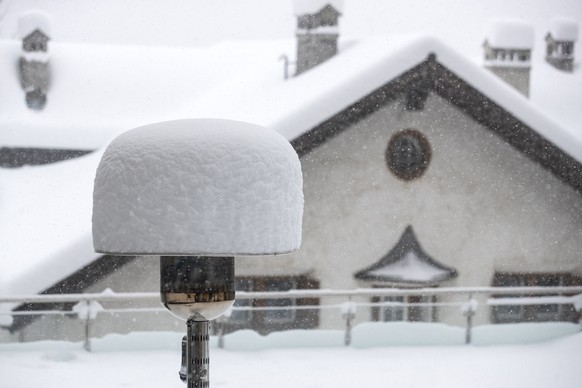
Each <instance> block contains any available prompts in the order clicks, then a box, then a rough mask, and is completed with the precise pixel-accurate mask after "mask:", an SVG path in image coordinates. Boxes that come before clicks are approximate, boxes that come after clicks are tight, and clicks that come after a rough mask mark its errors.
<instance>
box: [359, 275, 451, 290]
mask: <svg viewBox="0 0 582 388" xmlns="http://www.w3.org/2000/svg"><path fill="white" fill-rule="evenodd" d="M455 277H456V274H455V273H453V274H448V275H442V276H435V277H433V278H431V279H426V280H422V279H414V278H402V277H397V276H374V275H368V276H362V277H359V278H358V279H359V280H363V281H368V282H372V283H378V284H383V285H386V284H390V285H395V286H405V287H406V286H414V287H429V286H436V285H438V284H440V283H442V282H446V281H447V280H451V279H454V278H455Z"/></svg>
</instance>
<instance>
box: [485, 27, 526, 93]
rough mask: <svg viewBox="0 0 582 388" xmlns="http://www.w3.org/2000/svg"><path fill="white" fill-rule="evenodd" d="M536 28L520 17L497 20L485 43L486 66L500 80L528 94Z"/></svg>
mask: <svg viewBox="0 0 582 388" xmlns="http://www.w3.org/2000/svg"><path fill="white" fill-rule="evenodd" d="M533 45H534V30H533V27H532V26H531V25H530V24H528V23H526V22H523V21H520V20H495V21H492V22H491V23H490V25H489V30H488V32H487V36H486V38H485V42H483V48H484V65H485V67H486V68H487V69H489V70H491V71H492V72H493V73H495V74H496V75H497V76H499V77H500V78H501V79H503V80H504V81H506V82H507V83H509V84H510V85H512V86H513V87H515V88H516V89H517V90H518V91H520V92H521V93H522V94H524V95H525V96H529V78H530V77H529V73H530V69H531V51H532V49H533Z"/></svg>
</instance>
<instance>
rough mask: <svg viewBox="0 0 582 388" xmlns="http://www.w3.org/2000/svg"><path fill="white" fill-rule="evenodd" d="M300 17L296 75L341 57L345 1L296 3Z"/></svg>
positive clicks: (327, 0)
mask: <svg viewBox="0 0 582 388" xmlns="http://www.w3.org/2000/svg"><path fill="white" fill-rule="evenodd" d="M293 4H294V7H295V16H297V70H296V73H295V74H296V75H298V74H301V73H303V72H304V71H307V70H309V69H311V68H312V67H313V66H317V65H319V64H320V63H322V62H324V61H326V60H328V59H329V58H331V57H333V56H334V55H335V54H337V40H338V18H339V16H340V15H341V11H342V9H343V0H294V3H293Z"/></svg>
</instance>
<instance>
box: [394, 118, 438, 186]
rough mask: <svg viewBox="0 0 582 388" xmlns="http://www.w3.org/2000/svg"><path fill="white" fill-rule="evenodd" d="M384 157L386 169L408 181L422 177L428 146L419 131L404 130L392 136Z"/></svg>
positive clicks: (428, 157) (429, 151)
mask: <svg viewBox="0 0 582 388" xmlns="http://www.w3.org/2000/svg"><path fill="white" fill-rule="evenodd" d="M385 157H386V163H387V165H388V168H389V169H390V171H391V172H392V173H393V174H394V175H396V177H398V178H400V179H402V180H405V181H410V180H413V179H416V178H419V177H420V176H422V174H424V172H425V171H426V169H427V168H428V164H429V162H430V159H431V150H430V144H429V142H428V139H427V138H426V137H425V136H424V135H423V134H422V133H420V132H419V131H417V130H414V129H405V130H403V131H400V132H398V133H396V134H394V135H393V136H392V138H391V139H390V142H389V143H388V148H387V149H386V155H385Z"/></svg>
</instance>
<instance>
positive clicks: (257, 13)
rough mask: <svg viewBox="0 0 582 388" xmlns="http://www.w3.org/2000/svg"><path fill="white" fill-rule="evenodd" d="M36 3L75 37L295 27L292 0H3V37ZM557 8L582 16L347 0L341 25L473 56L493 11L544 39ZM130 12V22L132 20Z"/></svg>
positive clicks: (547, 9) (570, 3) (441, 2)
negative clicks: (439, 43)
mask: <svg viewBox="0 0 582 388" xmlns="http://www.w3.org/2000/svg"><path fill="white" fill-rule="evenodd" d="M112 7H113V9H115V12H114V13H113V14H112V12H111V9H112ZM31 9H43V10H47V11H49V10H50V16H51V17H52V19H53V21H54V28H53V32H54V37H53V38H54V39H56V40H62V41H75V42H101V43H128V44H155V45H192V44H201V45H206V44H211V43H214V42H217V41H221V40H231V39H236V40H239V39H289V38H293V36H294V29H295V27H294V25H295V20H294V17H293V7H292V0H245V1H240V0H212V1H209V0H172V1H160V0H124V1H118V0H83V1H79V0H53V1H43V0H3V1H2V3H0V38H12V37H14V36H15V34H16V18H17V15H19V14H20V13H21V12H24V11H27V10H31ZM185 16H187V17H185ZM557 16H567V17H569V18H573V19H575V20H577V21H578V22H579V23H580V22H581V21H582V1H579V0H511V1H507V0H487V1H482V0H407V1H387V0H346V2H345V12H344V16H343V17H342V18H341V19H340V28H341V33H342V34H344V35H345V36H349V37H361V36H370V35H386V34H392V33H419V32H425V33H432V34H435V35H437V36H440V37H446V38H447V39H446V40H447V42H449V44H451V45H453V46H454V47H463V48H464V47H474V48H473V52H471V53H469V54H470V55H471V56H472V55H479V54H480V50H481V48H480V44H481V43H482V41H483V34H484V32H485V31H486V29H487V23H488V21H489V20H490V19H493V18H500V17H503V18H517V19H520V20H525V21H528V22H530V23H532V24H534V25H535V26H537V27H538V29H537V30H536V32H535V33H536V40H538V41H539V40H540V39H543V36H544V35H545V33H546V32H547V30H548V28H549V26H550V19H551V18H552V17H557ZM128 20H131V23H130V24H131V27H130V28H127V27H126V26H125V24H126V23H127V21H128Z"/></svg>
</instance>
